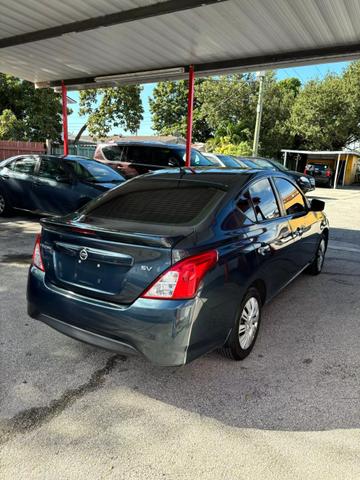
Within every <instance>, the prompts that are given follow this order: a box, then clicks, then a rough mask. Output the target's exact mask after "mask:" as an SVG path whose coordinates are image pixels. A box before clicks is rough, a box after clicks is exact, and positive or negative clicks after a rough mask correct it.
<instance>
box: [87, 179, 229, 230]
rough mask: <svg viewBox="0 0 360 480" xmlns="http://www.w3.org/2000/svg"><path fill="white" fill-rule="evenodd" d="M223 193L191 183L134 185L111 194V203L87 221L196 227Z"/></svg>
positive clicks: (97, 210) (143, 183) (145, 183)
mask: <svg viewBox="0 0 360 480" xmlns="http://www.w3.org/2000/svg"><path fill="white" fill-rule="evenodd" d="M223 195H224V192H223V191H222V190H219V189H218V188H216V187H214V186H211V185H207V184H203V185H201V184H199V183H198V182H190V181H181V182H178V181H169V180H167V181H161V180H153V181H151V182H150V181H137V180H134V181H131V182H129V183H128V184H124V185H123V186H122V187H120V188H118V189H117V190H116V192H115V193H111V194H109V200H107V201H106V197H105V198H104V202H103V203H102V204H101V205H100V206H98V207H95V208H94V209H93V210H91V211H90V212H88V213H87V215H86V216H87V220H88V221H89V220H91V219H94V220H96V219H102V220H107V221H108V222H109V221H110V223H112V222H113V221H115V222H118V221H122V222H136V223H150V224H158V225H179V226H180V225H184V226H185V225H195V224H197V223H199V221H201V220H202V219H203V218H204V217H205V216H206V215H207V214H208V213H210V212H211V211H212V210H213V208H214V205H215V204H216V203H217V201H218V200H219V198H221V197H222V196H223Z"/></svg>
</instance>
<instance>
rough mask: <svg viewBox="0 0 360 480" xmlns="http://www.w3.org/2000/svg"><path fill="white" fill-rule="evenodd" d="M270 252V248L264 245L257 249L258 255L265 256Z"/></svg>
mask: <svg viewBox="0 0 360 480" xmlns="http://www.w3.org/2000/svg"><path fill="white" fill-rule="evenodd" d="M270 251H271V248H270V245H264V246H262V247H259V248H258V249H257V252H258V253H259V254H260V255H266V254H267V253H270Z"/></svg>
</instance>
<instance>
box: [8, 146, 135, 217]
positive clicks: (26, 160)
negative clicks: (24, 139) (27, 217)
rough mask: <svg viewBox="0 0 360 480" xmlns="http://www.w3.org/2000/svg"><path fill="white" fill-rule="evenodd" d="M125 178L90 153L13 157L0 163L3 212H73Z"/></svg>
mask: <svg viewBox="0 0 360 480" xmlns="http://www.w3.org/2000/svg"><path fill="white" fill-rule="evenodd" d="M124 180H125V179H124V177H122V176H121V175H120V174H119V173H117V172H115V171H114V170H113V169H112V168H110V167H107V166H106V165H102V164H101V163H99V162H96V161H95V160H91V159H89V158H86V157H80V156H75V155H69V156H66V157H58V156H55V155H19V156H17V157H12V158H9V159H7V160H5V161H3V162H1V163H0V216H1V215H9V214H11V212H12V211H13V210H26V211H29V212H33V213H37V214H40V215H41V214H64V213H69V212H72V211H74V210H77V209H78V208H80V207H82V206H83V205H85V203H87V202H89V201H90V200H92V199H93V198H96V197H98V196H99V195H100V194H101V193H104V192H105V191H107V190H109V189H111V188H114V186H116V185H119V184H120V183H122V182H124Z"/></svg>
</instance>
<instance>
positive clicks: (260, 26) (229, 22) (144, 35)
mask: <svg viewBox="0 0 360 480" xmlns="http://www.w3.org/2000/svg"><path fill="white" fill-rule="evenodd" d="M359 18H360V2H359V1H357V0H301V1H297V0H202V1H197V0H192V1H189V0H162V1H160V0H157V1H153V0H117V1H116V0H89V1H85V0H62V1H61V2H59V1H58V0H47V1H46V2H39V1H38V0H17V1H16V2H9V1H8V0H0V71H1V72H5V73H9V74H12V75H16V76H18V77H20V78H24V79H27V80H30V81H33V82H36V83H42V82H50V83H51V85H52V86H58V85H59V84H60V81H61V80H62V79H64V80H66V83H67V84H68V85H69V86H70V87H72V88H78V87H79V86H80V87H81V86H84V85H87V86H93V85H98V86H101V85H111V84H114V83H116V82H119V81H123V82H126V83H134V82H139V83H142V82H145V81H156V80H160V79H166V78H184V77H185V76H186V72H187V66H188V65H190V64H194V65H195V72H196V74H197V75H206V74H210V73H226V72H232V71H245V70H254V69H263V68H272V67H279V66H290V65H300V64H304V63H320V62H321V61H335V60H344V59H352V58H357V57H359V56H360V22H359V21H358V20H359ZM169 68H171V69H174V68H175V69H176V70H170V71H167V70H166V69H169ZM162 69H165V71H159V70H162ZM149 70H155V72H154V73H153V75H152V76H151V75H150V76H149V75H147V73H146V74H141V75H138V76H137V77H135V78H133V77H131V76H130V77H129V76H128V77H126V78H124V79H122V80H121V79H120V80H119V78H118V79H117V80H116V81H114V80H112V79H110V80H109V79H106V78H105V79H104V78H100V79H99V78H98V77H104V76H108V75H114V74H116V75H119V74H124V73H134V72H144V71H146V72H147V71H149ZM45 84H46V83H45Z"/></svg>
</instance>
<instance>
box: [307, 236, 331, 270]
mask: <svg viewBox="0 0 360 480" xmlns="http://www.w3.org/2000/svg"><path fill="white" fill-rule="evenodd" d="M326 246H327V245H326V238H325V236H324V235H322V236H321V240H320V242H319V246H318V248H317V250H316V255H315V258H314V260H313V262H312V264H311V265H309V267H308V268H307V270H306V272H307V273H309V274H310V275H319V273H321V271H322V268H323V266H324V260H325V254H326Z"/></svg>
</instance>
